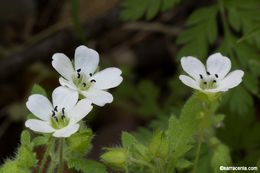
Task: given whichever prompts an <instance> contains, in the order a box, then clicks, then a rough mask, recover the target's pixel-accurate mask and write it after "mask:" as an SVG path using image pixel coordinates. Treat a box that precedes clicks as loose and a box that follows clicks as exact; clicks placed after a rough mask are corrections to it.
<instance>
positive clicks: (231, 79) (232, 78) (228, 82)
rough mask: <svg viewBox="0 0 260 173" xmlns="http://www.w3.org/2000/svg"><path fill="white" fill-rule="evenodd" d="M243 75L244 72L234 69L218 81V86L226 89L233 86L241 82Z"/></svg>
mask: <svg viewBox="0 0 260 173" xmlns="http://www.w3.org/2000/svg"><path fill="white" fill-rule="evenodd" d="M243 76H244V72H243V71H242V70H234V71H232V72H230V73H229V74H228V75H227V76H226V77H225V78H224V79H223V80H222V81H220V82H219V83H218V86H219V87H218V88H219V89H220V90H227V89H230V88H234V87H236V86H238V85H239V84H240V83H241V81H242V77H243Z"/></svg>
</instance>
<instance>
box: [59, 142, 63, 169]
mask: <svg viewBox="0 0 260 173" xmlns="http://www.w3.org/2000/svg"><path fill="white" fill-rule="evenodd" d="M63 143H64V139H63V138H61V139H60V145H59V162H60V163H59V169H58V173H63V167H64V166H63Z"/></svg>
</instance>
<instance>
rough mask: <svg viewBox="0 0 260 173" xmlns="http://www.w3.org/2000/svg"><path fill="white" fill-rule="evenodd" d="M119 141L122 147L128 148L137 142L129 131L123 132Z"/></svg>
mask: <svg viewBox="0 0 260 173" xmlns="http://www.w3.org/2000/svg"><path fill="white" fill-rule="evenodd" d="M121 141H122V145H123V147H124V148H130V147H131V146H132V145H134V144H135V143H137V140H136V138H135V137H134V136H133V135H131V134H130V133H127V132H123V133H122V135H121Z"/></svg>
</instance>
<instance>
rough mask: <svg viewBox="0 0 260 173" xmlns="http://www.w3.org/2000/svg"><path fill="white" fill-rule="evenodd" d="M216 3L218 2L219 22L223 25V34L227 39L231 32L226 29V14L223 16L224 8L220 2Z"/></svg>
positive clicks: (220, 0)
mask: <svg viewBox="0 0 260 173" xmlns="http://www.w3.org/2000/svg"><path fill="white" fill-rule="evenodd" d="M218 2H219V9H220V15H221V20H222V23H223V29H224V34H225V36H226V37H229V36H230V35H231V32H230V30H229V27H228V22H227V18H226V14H225V7H224V5H223V1H222V0H219V1H218Z"/></svg>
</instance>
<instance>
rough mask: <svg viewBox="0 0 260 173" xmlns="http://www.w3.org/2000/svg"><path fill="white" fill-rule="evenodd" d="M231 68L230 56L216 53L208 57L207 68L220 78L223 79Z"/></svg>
mask: <svg viewBox="0 0 260 173" xmlns="http://www.w3.org/2000/svg"><path fill="white" fill-rule="evenodd" d="M230 69H231V61H230V59H229V58H227V57H225V56H223V55H221V54H220V53H215V54H213V55H210V56H209V58H208V59H207V70H208V72H209V73H210V74H212V75H214V76H215V75H216V77H217V78H218V79H223V78H224V77H225V76H226V75H227V73H228V72H229V71H230Z"/></svg>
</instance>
